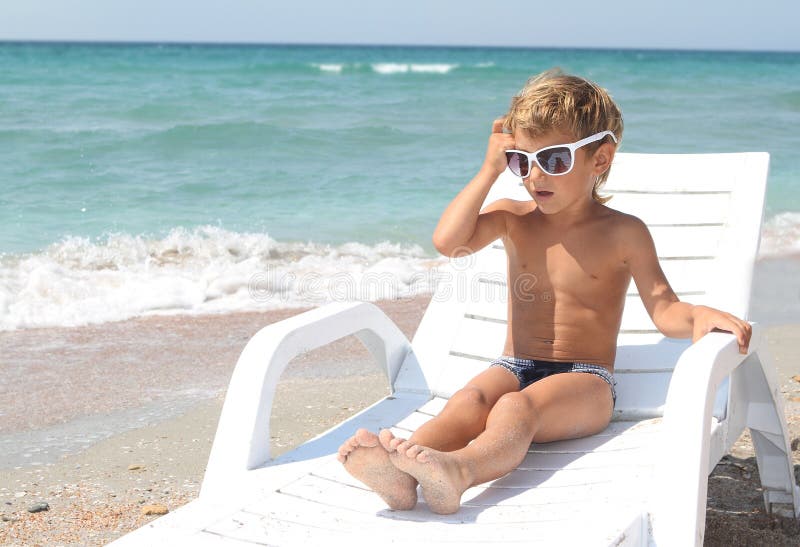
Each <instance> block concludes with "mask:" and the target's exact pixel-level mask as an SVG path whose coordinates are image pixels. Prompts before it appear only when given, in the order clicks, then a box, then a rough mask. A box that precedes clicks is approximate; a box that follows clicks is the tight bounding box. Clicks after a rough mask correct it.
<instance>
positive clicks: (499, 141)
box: [481, 117, 516, 177]
mask: <svg viewBox="0 0 800 547" xmlns="http://www.w3.org/2000/svg"><path fill="white" fill-rule="evenodd" d="M504 121H505V118H504V117H503V118H497V119H496V120H495V121H494V122H493V123H492V135H491V137H489V146H488V147H487V149H486V159H484V160H483V167H482V168H481V169H485V170H488V171H489V172H490V173H491V174H492V175H493V176H494V177H498V176H500V173H502V172H503V171H505V169H506V167H507V166H508V162H507V161H506V150H511V149H513V148H514V147H515V146H516V145H515V143H514V135H510V134H509V133H503V122H504Z"/></svg>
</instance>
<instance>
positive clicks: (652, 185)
mask: <svg viewBox="0 0 800 547" xmlns="http://www.w3.org/2000/svg"><path fill="white" fill-rule="evenodd" d="M742 161H743V158H742V156H741V155H734V154H713V155H705V156H698V155H694V154H617V155H616V156H615V158H614V163H613V165H612V167H611V171H610V174H609V177H608V180H607V181H606V183H605V185H604V187H603V189H604V190H627V191H632V190H634V191H639V192H662V193H663V192H686V193H696V192H727V191H730V190H731V189H732V188H733V187H734V186H735V184H736V180H737V177H738V175H739V171H740V170H741V167H742ZM601 193H603V192H602V191H601Z"/></svg>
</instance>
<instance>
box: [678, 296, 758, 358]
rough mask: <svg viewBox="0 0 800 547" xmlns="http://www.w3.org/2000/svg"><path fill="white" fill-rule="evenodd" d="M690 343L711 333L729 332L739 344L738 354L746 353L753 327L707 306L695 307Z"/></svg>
mask: <svg viewBox="0 0 800 547" xmlns="http://www.w3.org/2000/svg"><path fill="white" fill-rule="evenodd" d="M692 319H693V320H694V326H693V328H692V343H694V342H697V341H698V340H700V339H701V338H702V337H703V336H705V335H706V334H708V333H709V332H711V331H715V330H716V331H724V332H730V333H731V334H733V335H735V336H736V340H737V341H738V342H739V353H747V348H748V346H749V345H750V337H751V336H752V334H753V327H752V326H751V325H750V323H748V322H747V321H742V320H741V319H739V318H738V317H736V316H734V315H731V314H729V313H725V312H724V311H720V310H717V309H714V308H709V307H708V306H695V307H694V308H693V309H692Z"/></svg>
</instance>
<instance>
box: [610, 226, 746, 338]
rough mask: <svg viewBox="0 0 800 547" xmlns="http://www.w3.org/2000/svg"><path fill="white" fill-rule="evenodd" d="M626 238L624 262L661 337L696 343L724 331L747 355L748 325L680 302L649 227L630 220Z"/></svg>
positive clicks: (711, 309)
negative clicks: (711, 333)
mask: <svg viewBox="0 0 800 547" xmlns="http://www.w3.org/2000/svg"><path fill="white" fill-rule="evenodd" d="M624 234H625V236H624V243H625V245H624V246H625V250H626V251H625V261H626V262H627V264H628V267H629V268H630V272H631V275H632V276H633V280H634V282H635V283H636V288H637V289H638V290H639V296H641V298H642V302H643V303H644V306H645V308H646V309H647V313H648V314H649V315H650V318H651V319H652V320H653V323H654V324H655V326H656V327H657V328H658V330H659V331H660V332H661V333H662V334H664V335H665V336H669V337H671V338H691V339H692V342H697V341H698V340H699V339H700V338H702V337H703V336H705V335H706V334H708V333H709V332H711V331H713V330H724V331H727V332H731V333H733V334H734V335H735V336H736V339H737V341H738V342H739V351H740V352H741V353H746V352H747V346H748V345H749V343H750V336H751V334H752V327H751V326H750V324H749V323H748V322H747V321H743V320H741V319H739V318H738V317H735V316H733V315H731V314H729V313H726V312H723V311H720V310H717V309H714V308H710V307H708V306H693V305H692V304H689V303H688V302H681V301H680V299H679V298H678V297H677V295H676V294H675V292H674V291H673V290H672V287H671V286H670V284H669V281H667V278H666V276H665V275H664V271H663V270H662V269H661V265H660V264H659V262H658V255H657V254H656V247H655V244H654V243H653V238H652V236H651V235H650V231H649V230H648V229H647V226H646V225H645V224H644V223H643V222H642V221H641V220H639V219H638V218H635V217H629V220H628V221H627V222H626V226H625V229H624Z"/></svg>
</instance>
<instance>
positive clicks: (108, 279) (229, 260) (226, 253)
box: [0, 226, 442, 330]
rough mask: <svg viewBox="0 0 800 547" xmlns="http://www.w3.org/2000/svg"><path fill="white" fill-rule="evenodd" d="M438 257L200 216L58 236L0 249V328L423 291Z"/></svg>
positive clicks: (417, 250) (390, 245)
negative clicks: (190, 222) (200, 220)
mask: <svg viewBox="0 0 800 547" xmlns="http://www.w3.org/2000/svg"><path fill="white" fill-rule="evenodd" d="M441 262H442V261H441V260H440V259H436V258H433V257H430V256H427V255H426V254H425V253H424V252H423V250H422V249H421V248H420V247H418V246H415V245H399V244H395V243H389V242H383V243H377V244H374V245H366V244H362V243H357V242H351V243H345V244H342V245H325V244H321V243H314V242H283V241H276V240H275V239H272V238H271V237H269V235H268V234H263V233H238V232H231V231H227V230H224V229H221V228H217V227H210V226H205V227H200V228H196V229H194V230H186V229H182V228H175V229H173V230H172V231H170V232H169V233H168V234H167V235H166V236H165V237H163V238H160V239H159V238H147V237H144V236H132V235H128V234H116V235H109V236H107V237H105V238H103V239H101V240H94V241H93V240H89V239H87V238H80V237H68V238H65V239H64V240H62V241H61V242H59V243H56V244H53V245H51V246H49V247H48V248H46V249H44V250H43V251H41V252H38V253H33V254H29V255H6V256H4V257H2V258H1V259H0V330H12V329H16V328H25V327H43V326H76V325H84V324H88V323H101V322H106V321H116V320H121V319H126V318H129V317H134V316H139V315H149V314H175V313H207V312H226V311H239V310H258V309H275V308H287V307H301V306H316V305H320V304H324V303H326V302H332V301H338V300H377V299H381V298H399V297H406V296H413V295H415V294H421V293H429V292H432V290H433V282H434V281H435V280H434V279H433V278H432V277H431V276H430V272H431V271H432V269H433V268H435V267H436V266H437V265H438V264H440V263H441Z"/></svg>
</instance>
